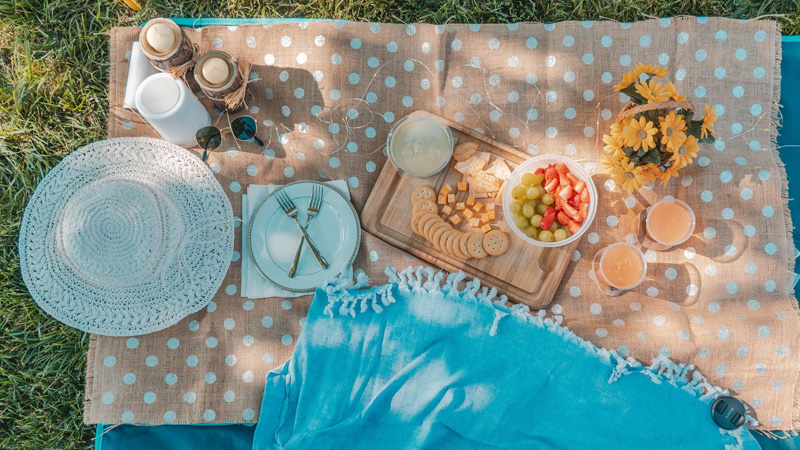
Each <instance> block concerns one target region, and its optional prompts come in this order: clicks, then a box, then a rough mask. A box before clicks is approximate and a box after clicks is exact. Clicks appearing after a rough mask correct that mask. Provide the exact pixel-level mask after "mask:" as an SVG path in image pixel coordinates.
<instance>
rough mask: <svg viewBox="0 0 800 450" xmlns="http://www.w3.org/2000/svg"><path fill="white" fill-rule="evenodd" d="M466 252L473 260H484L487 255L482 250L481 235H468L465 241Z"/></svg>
mask: <svg viewBox="0 0 800 450" xmlns="http://www.w3.org/2000/svg"><path fill="white" fill-rule="evenodd" d="M467 251H468V252H469V255H470V256H472V257H473V258H478V259H481V258H486V256H488V253H486V250H484V249H483V233H470V237H469V239H468V241H467Z"/></svg>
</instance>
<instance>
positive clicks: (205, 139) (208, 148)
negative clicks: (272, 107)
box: [194, 116, 264, 161]
mask: <svg viewBox="0 0 800 450" xmlns="http://www.w3.org/2000/svg"><path fill="white" fill-rule="evenodd" d="M231 131H232V132H233V136H234V137H236V139H239V140H240V141H249V140H250V139H253V140H254V141H256V143H257V144H258V145H260V146H262V147H263V146H264V141H262V140H261V139H259V138H258V137H256V120H255V119H253V118H252V117H250V116H243V117H239V118H237V119H235V120H234V121H233V122H231ZM194 140H195V141H197V145H199V146H200V148H202V149H203V161H206V160H208V152H213V151H214V150H216V149H217V148H219V146H220V145H222V132H221V131H220V130H219V128H217V127H212V126H208V127H203V128H200V129H199V130H197V133H195V135H194Z"/></svg>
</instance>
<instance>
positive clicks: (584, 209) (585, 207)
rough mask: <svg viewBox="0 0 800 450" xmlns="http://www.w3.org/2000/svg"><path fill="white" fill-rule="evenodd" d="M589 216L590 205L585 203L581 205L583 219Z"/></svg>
mask: <svg viewBox="0 0 800 450" xmlns="http://www.w3.org/2000/svg"><path fill="white" fill-rule="evenodd" d="M587 214H589V204H588V203H584V204H582V205H581V219H585V218H586V215H587Z"/></svg>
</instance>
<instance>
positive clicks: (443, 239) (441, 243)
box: [439, 228, 456, 255]
mask: <svg viewBox="0 0 800 450" xmlns="http://www.w3.org/2000/svg"><path fill="white" fill-rule="evenodd" d="M455 232H456V230H454V229H452V228H451V229H449V230H447V231H445V232H444V233H442V235H441V236H439V248H440V249H441V250H442V251H443V252H445V253H447V254H448V255H449V254H450V252H449V251H448V250H447V240H448V239H450V236H452V235H453V233H455Z"/></svg>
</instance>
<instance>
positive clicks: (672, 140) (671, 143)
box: [658, 111, 686, 149]
mask: <svg viewBox="0 0 800 450" xmlns="http://www.w3.org/2000/svg"><path fill="white" fill-rule="evenodd" d="M658 123H659V125H660V126H661V136H662V137H661V143H662V144H666V146H667V147H669V148H671V149H674V148H678V147H679V146H680V145H681V144H683V141H685V140H686V133H684V131H686V120H684V117H683V116H681V115H678V114H677V113H676V112H675V111H670V112H669V114H667V116H666V117H659V118H658Z"/></svg>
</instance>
